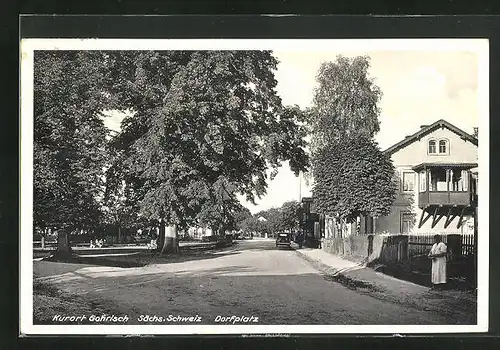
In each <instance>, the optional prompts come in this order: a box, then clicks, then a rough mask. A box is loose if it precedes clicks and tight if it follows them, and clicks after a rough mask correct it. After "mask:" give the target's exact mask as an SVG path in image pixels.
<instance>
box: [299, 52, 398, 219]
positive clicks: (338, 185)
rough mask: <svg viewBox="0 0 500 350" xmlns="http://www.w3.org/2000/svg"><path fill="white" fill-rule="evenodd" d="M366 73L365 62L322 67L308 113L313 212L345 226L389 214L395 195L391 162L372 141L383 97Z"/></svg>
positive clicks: (347, 61) (341, 60)
mask: <svg viewBox="0 0 500 350" xmlns="http://www.w3.org/2000/svg"><path fill="white" fill-rule="evenodd" d="M369 67H370V62H369V57H364V56H359V57H355V58H346V57H343V56H338V57H337V60H336V61H335V62H326V63H323V64H322V65H321V67H320V69H319V71H318V74H317V83H318V86H317V88H316V90H315V94H314V101H313V106H312V108H311V109H310V111H309V121H310V126H311V139H312V142H311V143H312V176H313V179H314V184H313V190H312V193H313V197H314V204H315V210H316V211H318V212H320V213H324V214H330V215H338V216H340V217H341V218H342V219H344V220H347V221H352V220H354V219H355V218H356V217H358V216H360V215H374V216H379V215H386V214H388V213H389V211H390V207H391V205H392V203H393V201H394V199H395V193H396V184H395V183H394V172H395V169H394V166H393V165H392V161H391V159H390V158H389V157H388V156H386V155H385V154H383V153H382V151H381V150H380V149H379V147H378V145H377V144H376V142H375V141H374V140H373V137H374V135H375V134H376V133H377V132H378V131H379V120H378V116H379V113H380V110H379V108H378V102H379V101H380V98H381V95H382V94H381V91H380V89H379V87H378V86H376V85H375V84H374V81H373V79H372V78H371V77H370V76H369V74H368V70H369Z"/></svg>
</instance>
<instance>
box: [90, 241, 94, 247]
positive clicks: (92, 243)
mask: <svg viewBox="0 0 500 350" xmlns="http://www.w3.org/2000/svg"><path fill="white" fill-rule="evenodd" d="M90 248H95V244H94V241H93V240H90Z"/></svg>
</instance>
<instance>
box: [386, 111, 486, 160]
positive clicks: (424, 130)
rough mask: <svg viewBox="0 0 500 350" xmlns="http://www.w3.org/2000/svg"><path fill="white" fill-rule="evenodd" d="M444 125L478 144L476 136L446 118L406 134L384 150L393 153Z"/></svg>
mask: <svg viewBox="0 0 500 350" xmlns="http://www.w3.org/2000/svg"><path fill="white" fill-rule="evenodd" d="M443 127H444V128H447V129H449V130H451V131H453V132H454V133H455V134H457V135H459V136H460V137H461V138H463V139H464V140H467V141H470V142H472V143H473V144H474V145H476V146H477V138H476V137H474V136H472V135H471V134H469V133H466V132H465V131H463V130H462V129H459V128H457V127H456V126H455V125H453V124H451V123H449V122H447V121H446V120H444V119H440V120H438V121H437V122H434V123H432V124H431V125H427V126H424V127H421V128H420V130H419V131H417V132H416V133H414V134H413V135H410V136H406V137H405V138H404V139H403V140H401V141H399V142H398V143H396V144H395V145H393V146H391V147H389V148H388V149H386V150H385V151H384V153H388V154H392V153H394V152H396V151H399V150H400V149H401V148H403V147H405V146H407V145H409V144H410V143H413V142H414V141H417V140H420V139H421V138H422V137H424V136H425V135H427V134H429V133H431V132H432V131H434V130H436V129H438V128H443Z"/></svg>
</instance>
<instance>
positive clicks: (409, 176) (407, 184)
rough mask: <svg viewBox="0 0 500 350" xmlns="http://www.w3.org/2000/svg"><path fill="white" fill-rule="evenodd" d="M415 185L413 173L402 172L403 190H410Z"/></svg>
mask: <svg viewBox="0 0 500 350" xmlns="http://www.w3.org/2000/svg"><path fill="white" fill-rule="evenodd" d="M414 187H415V173H413V172H403V192H411V191H413V189H414Z"/></svg>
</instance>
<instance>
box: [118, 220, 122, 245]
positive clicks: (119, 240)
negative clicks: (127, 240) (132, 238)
mask: <svg viewBox="0 0 500 350" xmlns="http://www.w3.org/2000/svg"><path fill="white" fill-rule="evenodd" d="M121 242H122V227H121V225H120V224H118V243H121Z"/></svg>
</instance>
